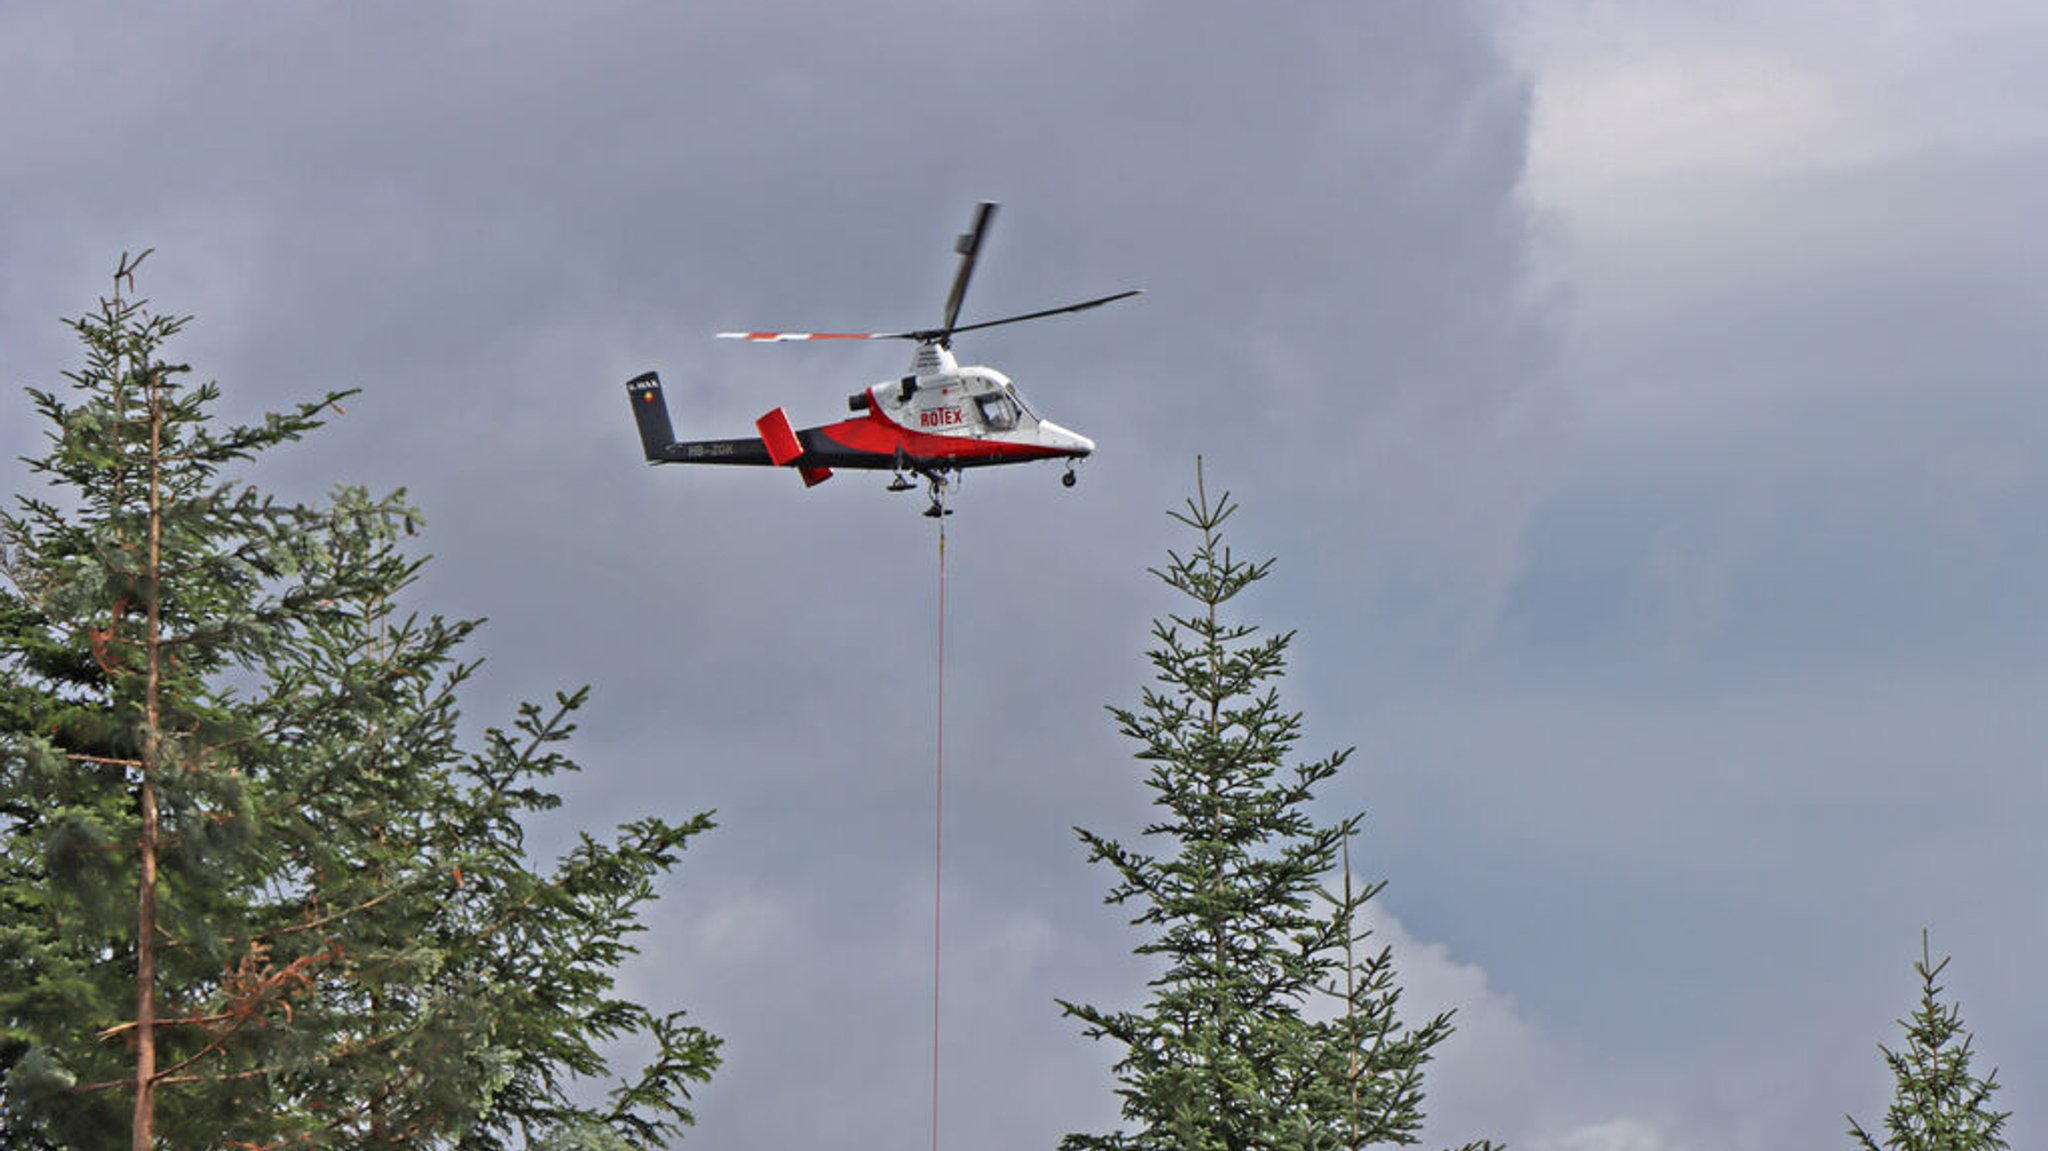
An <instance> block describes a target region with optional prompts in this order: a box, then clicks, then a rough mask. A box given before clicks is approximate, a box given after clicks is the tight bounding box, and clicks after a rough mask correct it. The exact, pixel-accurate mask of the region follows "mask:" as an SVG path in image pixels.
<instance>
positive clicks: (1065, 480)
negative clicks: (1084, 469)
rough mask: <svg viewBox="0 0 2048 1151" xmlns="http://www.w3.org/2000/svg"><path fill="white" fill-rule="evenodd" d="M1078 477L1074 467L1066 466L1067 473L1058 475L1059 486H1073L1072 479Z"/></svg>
mask: <svg viewBox="0 0 2048 1151" xmlns="http://www.w3.org/2000/svg"><path fill="white" fill-rule="evenodd" d="M1080 478H1081V477H1079V476H1077V475H1075V474H1074V469H1072V468H1068V469H1067V474H1066V475H1063V476H1061V477H1060V486H1061V487H1063V488H1070V487H1073V486H1074V481H1075V480H1077V479H1080Z"/></svg>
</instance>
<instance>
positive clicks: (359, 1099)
mask: <svg viewBox="0 0 2048 1151" xmlns="http://www.w3.org/2000/svg"><path fill="white" fill-rule="evenodd" d="M139 262H140V261H139V259H138V260H135V261H129V260H127V259H125V258H124V260H123V262H122V267H121V270H120V272H119V273H118V274H117V276H116V280H115V291H114V293H113V295H112V296H111V297H109V298H107V299H103V300H101V301H100V303H99V306H98V308H97V310H96V311H94V312H93V313H91V314H88V315H86V316H84V317H82V318H80V319H78V320H76V321H74V322H73V323H72V327H73V328H74V329H75V331H76V333H77V335H78V337H79V339H80V340H81V341H82V343H83V345H84V348H85V363H84V366H83V367H82V368H81V369H80V370H78V371H76V372H74V373H69V380H70V387H69V388H68V389H67V390H53V391H31V392H30V395H31V397H32V399H33V403H34V407H35V409H36V411H37V412H39V413H40V414H41V415H42V417H43V418H44V419H45V420H46V421H47V423H48V427H49V431H48V450H47V452H46V453H45V454H44V455H43V456H41V457H40V458H38V459H35V460H32V461H29V462H30V465H31V467H32V468H33V469H34V472H35V473H36V474H37V475H39V476H40V477H41V478H43V479H44V480H46V481H47V483H48V487H49V491H48V492H47V493H46V495H44V496H42V497H34V496H20V497H17V500H16V503H15V506H14V507H13V508H12V509H10V510H6V511H4V512H0V549H4V552H0V559H4V565H0V566H4V572H0V574H4V580H0V972H5V977H4V981H0V1073H4V1080H0V1144H4V1145H6V1146H9V1147H19V1148H52V1147H80V1148H85V1147H90V1148H103V1147H108V1146H115V1145H119V1144H120V1143H123V1142H127V1143H129V1144H130V1145H131V1146H134V1147H137V1148H150V1147H238V1148H269V1147H279V1148H281V1147H343V1146H345V1147H362V1148H374V1147H392V1148H397V1147H406V1148H420V1147H437V1146H438V1147H463V1148H500V1147H517V1146H521V1145H525V1144H528V1143H552V1144H554V1145H557V1146H563V1147H568V1146H602V1145H604V1144H605V1143H606V1142H607V1141H613V1142H616V1141H618V1140H624V1141H627V1142H630V1143H631V1144H632V1145H635V1146H647V1145H650V1144H661V1143H664V1142H666V1141H667V1140H669V1139H671V1138H674V1137H676V1136H678V1135H679V1134H680V1133H681V1131H682V1128H683V1126H684V1125H686V1124H687V1123H688V1122H689V1121H690V1116H689V1112H688V1111H687V1110H686V1108H685V1103H686V1102H687V1100H688V1096H689V1091H688V1088H689V1087H690V1085H691V1084H693V1083H696V1082H701V1081H703V1080H704V1079H706V1078H707V1077H708V1075H709V1074H710V1072H711V1070H712V1068H713V1067H714V1066H715V1065H716V1063H717V1056H716V1049H717V1041H716V1039H714V1038H713V1037H711V1036H709V1035H707V1034H705V1033H704V1032H702V1031H700V1030H699V1029H697V1028H695V1027H692V1026H690V1025H688V1024H687V1023H685V1022H684V1021H683V1017H682V1014H681V1013H680V1012H674V1013H662V1012H657V1011H654V1010H651V1009H649V1008H647V1007H644V1006H642V1005H640V1004H637V1003H634V1002H631V1001H628V1000H626V999H623V998H620V997H619V996H618V995H617V994H616V993H615V991H614V982H613V981H614V976H615V973H616V972H617V969H618V966H619V964H620V963H621V962H622V961H623V960H624V958H625V957H626V956H627V955H628V954H629V953H630V952H631V946H630V937H631V935H632V934H633V933H634V932H636V931H638V930H639V929H640V928H639V923H638V912H639V909H640V907H641V905H642V904H643V903H644V902H645V901H647V900H648V899H650V898H652V897H653V895H654V884H655V881H656V879H657V878H658V877H660V876H661V875H663V874H665V873H667V872H668V871H670V870H671V869H672V868H673V867H674V866H675V864H676V863H677V860H678V855H679V853H680V852H681V851H682V850H683V848H684V846H685V844H686V842H687V841H688V840H689V839H690V838H691V837H692V836H693V835H695V834H696V833H698V832H700V831H702V830H704V829H706V828H708V827H709V826H710V821H709V818H708V817H707V816H705V815H698V816H695V817H692V818H689V819H686V820H684V821H682V822H680V823H670V822H666V821H664V820H661V819H657V818H647V819H642V820H640V821H637V822H634V823H631V824H628V825H626V826H624V827H622V828H620V829H618V831H617V833H616V835H615V836H614V837H612V838H610V839H608V840H599V839H595V838H592V837H590V836H584V837H583V838H582V840H581V843H580V845H579V846H578V847H577V848H576V849H575V850H574V851H572V852H571V853H569V854H568V855H567V856H566V857H564V858H563V859H561V860H559V861H557V862H556V863H555V864H554V865H553V866H552V868H550V869H547V870H538V869H536V868H535V866H534V865H533V863H532V862H531V861H530V860H529V858H528V856H527V854H526V852H525V850H524V844H523V834H524V832H523V829H522V823H521V820H522V818H523V817H525V816H527V815H528V814H530V813H532V812H536V811H540V810H545V809H547V808H550V807H553V806H555V805H556V803H557V802H558V801H557V798H556V796H555V795H554V794H553V793H552V792H551V791H549V790H548V786H547V780H548V779H549V777H551V776H553V775H554V774H556V773H557V772H561V771H567V770H574V769H575V765H574V764H573V763H572V762H571V761H570V760H569V759H568V758H567V757H566V755H565V754H564V752H563V750H562V747H561V744H562V741H563V740H564V739H565V738H567V737H568V735H569V734H570V732H571V731H572V730H573V724H572V723H571V717H572V714H573V713H574V711H575V710H576V708H577V706H578V705H579V704H580V703H581V702H582V699H583V693H582V692H576V693H572V694H567V695H562V696H558V697H557V699H556V700H555V701H554V702H553V704H551V705H549V706H546V707H542V706H538V705H527V706H525V707H522V708H521V709H520V711H519V714H518V716H517V718H516V720H515V721H514V722H513V723H512V724H511V725H510V726H509V727H508V728H505V729H492V730H491V731H489V732H488V733H487V734H486V735H485V737H484V738H483V740H482V746H481V747H479V748H476V749H465V748H464V747H463V746H462V743H461V740H460V738H459V733H458V722H457V721H458V712H457V692H458V689H459V688H460V687H461V685H462V684H463V682H464V680H465V678H466V677H467V676H468V675H469V674H470V673H471V672H472V670H473V669H474V666H475V665H474V663H470V662H464V660H463V658H462V657H461V655H460V649H461V646H462V644H463V643H464V642H465V641H466V640H467V639H469V638H470V637H471V635H472V633H473V631H474V625H473V624H471V623H465V622H450V621H447V620H444V619H442V618H439V617H428V618H421V617H419V616H415V615H411V614H407V613H406V612H404V611H402V610H401V609H400V608H399V606H398V603H399V600H400V598H401V596H402V595H403V594H404V593H405V591H406V589H407V587H408V586H409V585H410V584H411V583H412V581H413V580H414V578H415V577H416V576H417V574H418V572H419V570H420V567H421V564H422V562H423V561H422V560H420V559H418V558H415V557H412V556H410V555H408V554H407V552H406V550H405V539H406V537H407V536H409V535H411V534H412V533H413V531H414V529H415V527H416V519H417V518H416V515H415V513H414V512H413V511H412V509H411V508H410V507H408V506H407V505H406V503H405V501H404V499H403V493H398V494H394V495H391V496H387V497H381V498H379V497H372V496H370V495H369V494H367V493H365V492H363V491H361V490H357V489H350V488H343V489H338V490H337V491H335V492H334V493H333V495H332V497H331V498H330V499H329V500H328V501H326V502H325V503H322V504H319V505H317V506H309V505H304V504H295V503H283V502H279V501H276V500H274V499H271V498H269V497H266V496H264V495H263V494H262V493H260V492H259V491H258V490H257V489H255V488H254V487H252V486H250V485H249V484H247V483H246V482H244V481H243V480H241V479H240V478H238V477H237V475H236V473H237V472H238V471H239V470H241V469H243V468H244V467H245V466H247V465H249V464H250V463H252V462H253V461H254V460H255V459H256V458H257V457H258V456H260V455H261V454H262V453H264V452H266V451H269V450H271V449H273V448H276V447H279V446H281V445H283V444H286V443H288V442H290V441H293V440H297V439H299V438H300V437H302V436H303V435H305V434H306V433H308V432H311V431H313V430H314V429H316V428H317V427H319V426H320V424H321V422H322V420H323V418H324V417H325V415H326V413H327V412H328V411H329V410H330V409H332V408H333V407H334V406H335V405H336V404H337V403H338V401H340V400H341V399H344V398H345V394H333V395H328V396H325V397H323V398H321V399H320V400H318V401H315V402H311V403H307V404H303V405H300V406H298V407H296V408H294V409H293V410H291V411H289V412H287V413H284V414H274V415H271V416H269V417H267V418H266V419H265V420H264V421H263V422H262V423H261V424H258V425H255V426H233V427H222V426H221V425H220V424H219V423H218V422H217V421H216V420H215V418H214V416H213V415H212V412H211V409H212V407H213V406H214V404H215V402H216V400H217V398H218V394H219V393H218V390H217V389H216V388H215V387H214V386H213V385H211V384H206V385H201V386H190V385H188V384H187V383H186V382H185V381H184V376H185V375H186V374H187V371H188V370H187V369H186V368H185V367H183V366H181V365H176V364H172V363H167V362H165V361H164V360H163V359H162V358H161V355H162V350H163V345H164V344H165V342H166V341H168V340H169V339H171V338H172V337H173V336H175V335H176V334H177V332H178V331H179V329H180V328H181V327H183V326H184V324H185V321H184V320H182V319H176V318H169V317H165V316H161V315H157V314H153V313H152V312H151V311H150V310H149V309H148V306H147V304H146V303H145V302H142V301H138V300H134V299H130V298H127V297H126V296H125V295H124V290H125V291H132V290H133V273H134V270H135V264H137V263H139ZM614 1040H634V1041H635V1043H636V1046H635V1049H636V1050H641V1051H643V1052H651V1054H650V1055H649V1057H648V1062H647V1063H646V1064H645V1065H644V1066H642V1067H639V1068H637V1069H635V1070H634V1071H633V1072H632V1073H631V1074H629V1075H627V1076H626V1077H625V1078H623V1079H622V1080H620V1081H618V1082H617V1083H616V1085H615V1087H614V1088H613V1089H612V1091H611V1093H610V1095H609V1096H608V1098H605V1101H604V1102H592V1100H593V1099H598V1098H603V1097H604V1093H603V1091H602V1090H591V1089H589V1088H586V1087H581V1086H579V1084H580V1083H581V1082H582V1081H585V1080H589V1079H591V1078H592V1077H607V1076H609V1075H611V1071H610V1069H609V1068H608V1067H607V1059H606V1055H605V1051H606V1047H607V1045H608V1044H610V1043H611V1042H612V1041H614Z"/></svg>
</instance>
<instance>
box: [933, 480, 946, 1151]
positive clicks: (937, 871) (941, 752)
mask: <svg viewBox="0 0 2048 1151" xmlns="http://www.w3.org/2000/svg"><path fill="white" fill-rule="evenodd" d="M938 678H939V688H938V694H939V702H938V737H937V744H938V753H937V756H936V758H937V761H938V762H937V769H936V771H935V773H934V774H935V775H936V777H937V779H936V785H935V787H934V788H933V790H934V792H935V796H934V800H933V812H932V1151H939V954H940V952H939V939H940V935H939V927H940V922H941V920H940V911H941V910H942V909H943V908H944V906H945V901H944V898H943V897H944V894H945V883H944V875H945V873H944V871H943V864H944V862H945V858H946V521H945V519H944V518H943V517H941V518H940V520H939V676H938Z"/></svg>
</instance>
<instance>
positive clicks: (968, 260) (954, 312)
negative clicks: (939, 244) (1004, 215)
mask: <svg viewBox="0 0 2048 1151" xmlns="http://www.w3.org/2000/svg"><path fill="white" fill-rule="evenodd" d="M995 218H996V206H995V205H994V204H991V203H988V202H987V201H983V202H982V204H981V206H980V207H978V208H976V209H975V210H974V224H973V226H972V227H971V228H969V229H968V231H967V234H966V235H964V236H961V237H960V239H959V241H958V242H957V243H955V244H954V245H953V250H954V251H956V252H958V253H960V270H959V271H958V272H955V273H954V274H953V290H952V291H950V292H948V293H946V319H945V322H944V323H943V324H942V325H941V326H940V328H939V331H941V332H953V331H958V330H959V329H957V328H955V327H954V326H953V322H954V321H955V320H958V319H959V318H960V301H962V300H964V299H966V298H967V281H968V280H969V279H971V278H973V276H974V261H975V259H976V258H977V257H979V256H980V255H981V238H982V237H983V236H985V235H987V234H988V226H989V224H990V223H991V222H992V221H994V220H995Z"/></svg>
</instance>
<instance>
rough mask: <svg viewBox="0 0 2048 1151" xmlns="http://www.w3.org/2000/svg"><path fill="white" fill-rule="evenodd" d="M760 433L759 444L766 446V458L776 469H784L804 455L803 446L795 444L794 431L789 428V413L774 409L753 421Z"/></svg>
mask: <svg viewBox="0 0 2048 1151" xmlns="http://www.w3.org/2000/svg"><path fill="white" fill-rule="evenodd" d="M754 426H755V427H756V428H759V429H760V431H761V442H762V443H764V444H767V445H768V458H769V459H770V460H773V461H774V463H775V466H776V467H778V468H779V467H786V466H788V465H789V464H793V463H795V462H796V458H797V457H798V456H800V455H803V454H804V446H803V445H802V444H801V443H798V442H797V438H796V430H795V429H794V428H791V427H790V426H789V413H788V412H785V411H783V410H782V409H781V408H776V409H775V410H774V411H772V412H769V413H768V414H767V415H765V416H762V417H761V418H760V419H758V420H755V421H754Z"/></svg>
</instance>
